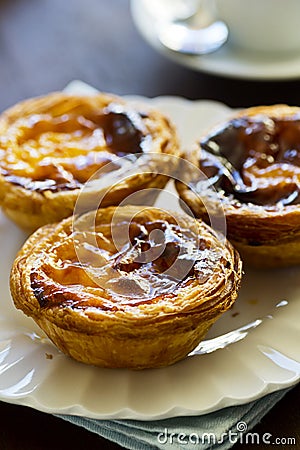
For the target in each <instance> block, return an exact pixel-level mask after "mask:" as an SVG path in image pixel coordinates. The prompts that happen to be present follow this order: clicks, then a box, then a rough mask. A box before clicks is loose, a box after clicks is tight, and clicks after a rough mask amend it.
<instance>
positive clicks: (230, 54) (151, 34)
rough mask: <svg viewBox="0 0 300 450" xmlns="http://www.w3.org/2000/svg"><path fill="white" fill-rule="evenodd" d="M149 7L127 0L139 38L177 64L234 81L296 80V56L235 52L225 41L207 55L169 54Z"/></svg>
mask: <svg viewBox="0 0 300 450" xmlns="http://www.w3.org/2000/svg"><path fill="white" fill-rule="evenodd" d="M149 4H150V3H149V1H148V0H131V12H132V17H133V20H134V22H135V24H136V26H137V28H138V30H139V32H140V33H141V35H142V36H143V37H144V38H145V40H146V41H147V42H148V43H149V44H150V45H151V46H152V47H154V48H155V49H156V50H158V51H159V52H161V53H163V54H164V55H165V56H167V57H168V58H170V59H172V60H174V61H175V62H177V63H179V64H182V65H184V66H187V67H190V68H192V69H195V70H198V71H202V72H207V73H211V74H216V75H224V76H229V77H234V78H244V79H257V80H284V79H285V80H287V79H295V78H299V77H300V53H298V54H287V55H285V56H280V57H276V56H272V55H268V56H267V55H264V54H261V55H259V54H257V53H255V52H253V53H250V52H249V53H248V52H246V51H243V50H238V49H235V48H234V47H232V46H231V45H230V43H229V41H228V42H227V43H226V44H225V45H224V46H223V47H221V48H220V49H219V50H218V51H216V52H214V53H211V54H207V55H201V56H189V55H183V54H180V53H176V52H173V51H170V50H168V49H166V48H165V47H164V46H163V45H162V44H161V43H160V42H159V39H158V37H157V26H158V20H157V18H156V17H155V16H154V15H153V11H151V9H150V10H149ZM147 6H148V8H147ZM151 12H152V14H151Z"/></svg>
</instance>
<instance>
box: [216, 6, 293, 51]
mask: <svg viewBox="0 0 300 450" xmlns="http://www.w3.org/2000/svg"><path fill="white" fill-rule="evenodd" d="M214 1H215V7H216V10H217V15H218V17H219V18H220V19H221V20H223V21H224V22H225V23H226V24H227V26H228V28H229V40H230V43H231V44H232V45H234V46H237V47H240V48H243V49H245V50H247V51H255V52H265V53H272V54H274V53H284V52H295V51H300V0H214Z"/></svg>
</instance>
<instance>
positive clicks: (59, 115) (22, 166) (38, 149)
mask: <svg viewBox="0 0 300 450" xmlns="http://www.w3.org/2000/svg"><path fill="white" fill-rule="evenodd" d="M60 95H61V96H62V100H60V98H58V100H57V101H55V94H54V95H53V98H54V100H53V104H52V105H50V107H49V111H47V108H46V107H44V105H43V104H42V107H40V105H39V103H38V100H37V105H36V110H34V105H33V110H32V111H30V109H29V111H28V110H26V107H25V108H24V109H25V114H21V115H20V117H16V118H15V120H11V118H9V122H10V123H8V124H7V123H5V130H4V131H3V130H1V126H0V131H1V133H0V170H1V174H2V175H3V176H4V177H5V178H6V180H7V181H9V182H11V183H13V184H16V185H20V186H22V187H25V188H26V189H29V190H36V191H44V190H52V191H60V190H71V189H76V188H80V187H81V186H82V185H83V183H85V182H86V181H87V180H88V179H89V178H90V177H91V176H92V175H93V174H94V173H95V172H96V171H97V170H98V169H100V168H101V167H103V166H104V165H105V164H107V163H111V164H110V166H109V167H110V170H113V169H117V168H119V166H120V164H121V162H120V158H118V157H120V156H124V155H131V156H132V158H133V160H134V155H136V154H140V153H143V152H147V150H148V148H149V144H150V140H151V136H150V134H149V133H148V130H147V127H146V125H145V120H147V116H146V115H143V113H142V112H141V113H140V112H138V111H135V110H131V109H130V108H129V107H127V106H125V105H123V104H118V103H116V102H114V101H113V99H107V101H104V102H103V107H100V106H101V105H98V107H97V104H93V102H90V103H89V102H88V101H85V100H84V97H73V98H72V97H69V98H68V99H67V102H66V99H65V98H64V97H63V95H62V94H60ZM50 97H51V96H50ZM27 109H28V108H27ZM39 109H40V111H39Z"/></svg>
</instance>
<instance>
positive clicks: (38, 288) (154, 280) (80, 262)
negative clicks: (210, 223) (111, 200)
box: [30, 214, 230, 311]
mask: <svg viewBox="0 0 300 450" xmlns="http://www.w3.org/2000/svg"><path fill="white" fill-rule="evenodd" d="M119 219H120V218H119V217H118V214H117V215H116V219H115V223H105V222H104V223H103V222H102V221H99V222H98V223H97V225H96V228H95V229H94V230H92V229H84V231H80V230H77V231H76V229H75V231H71V229H65V230H64V239H63V240H61V237H62V236H60V242H54V243H53V245H51V247H49V248H48V249H47V257H46V258H45V255H44V253H43V254H41V255H37V256H36V261H35V263H34V265H33V266H32V271H31V274H30V282H31V288H32V291H33V293H34V295H35V297H36V299H37V300H38V302H39V305H40V307H41V308H49V307H50V308H51V307H53V306H55V305H60V306H66V307H71V308H74V309H81V310H87V309H89V308H100V309H103V310H104V311H109V310H112V311H117V310H119V309H123V308H125V309H126V308H128V307H138V306H139V305H142V304H147V303H148V304H151V303H152V302H155V303H162V302H168V301H169V302H171V303H172V302H173V300H172V298H174V296H175V294H176V291H177V290H178V289H180V287H183V286H186V285H187V284H189V283H190V282H191V281H192V280H193V279H194V281H195V280H196V281H197V283H200V284H201V285H205V283H207V282H208V280H210V282H212V279H214V278H216V277H217V276H218V275H217V271H218V270H217V269H218V268H220V270H221V267H222V265H223V264H225V265H226V264H227V262H226V257H228V256H229V255H227V256H226V253H225V254H224V255H223V253H222V246H221V244H219V243H218V242H217V240H216V236H214V234H213V233H212V232H209V231H208V230H207V229H205V233H203V230H201V227H200V226H199V225H198V224H197V223H195V222H190V221H186V220H184V219H181V220H179V222H176V220H174V219H172V217H171V216H168V217H167V218H165V219H163V220H161V219H158V220H154V221H149V220H146V221H144V220H143V216H142V214H139V215H137V216H136V217H134V218H133V220H132V221H131V222H130V223H129V222H128V221H127V220H124V217H122V219H123V220H119ZM202 226H204V225H202ZM75 228H76V226H75ZM200 231H202V232H201V237H199V232H200ZM228 265H229V266H230V262H228ZM35 267H36V269H35ZM166 298H167V300H166Z"/></svg>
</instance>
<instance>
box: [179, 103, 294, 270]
mask: <svg viewBox="0 0 300 450" xmlns="http://www.w3.org/2000/svg"><path fill="white" fill-rule="evenodd" d="M184 156H185V158H186V159H188V160H189V161H190V162H192V163H193V164H194V165H195V166H196V167H197V168H200V169H201V170H202V172H203V173H204V174H205V175H206V176H207V178H208V181H209V183H208V184H207V183H202V182H200V183H198V184H197V180H193V179H192V178H193V177H192V176H191V177H190V180H189V181H188V182H187V184H184V183H177V190H178V193H179V196H180V198H181V199H182V201H183V202H184V203H185V204H186V205H188V207H189V208H190V209H191V210H192V212H193V214H194V215H195V216H196V217H200V218H203V219H204V220H206V221H207V222H208V223H209V221H210V217H213V215H214V214H220V212H221V211H223V212H224V215H225V218H226V222H227V237H228V239H229V240H230V241H231V242H232V244H233V245H234V246H235V247H236V248H237V249H238V251H239V252H240V254H241V256H242V259H243V260H244V261H245V262H247V263H249V264H251V265H252V266H256V267H281V266H289V265H295V264H299V263H300V108H298V107H290V106H286V105H273V106H260V107H253V108H249V109H246V110H243V111H240V112H239V113H237V114H235V115H234V116H233V117H231V118H230V119H228V121H226V122H225V123H223V124H221V125H219V126H217V127H215V128H214V129H212V130H210V131H208V132H207V133H206V134H205V135H204V136H203V137H202V138H201V139H200V143H199V144H197V145H195V146H194V148H193V149H192V150H191V151H189V152H186V153H185V155H184ZM207 186H208V187H207ZM205 205H206V206H205ZM207 206H209V207H208V208H207ZM208 211H209V213H208ZM209 215H210V217H209Z"/></svg>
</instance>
